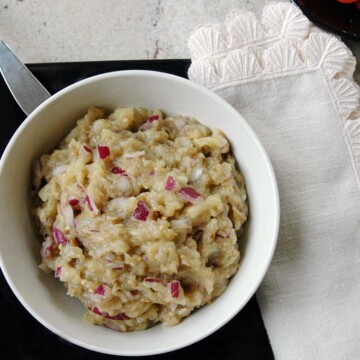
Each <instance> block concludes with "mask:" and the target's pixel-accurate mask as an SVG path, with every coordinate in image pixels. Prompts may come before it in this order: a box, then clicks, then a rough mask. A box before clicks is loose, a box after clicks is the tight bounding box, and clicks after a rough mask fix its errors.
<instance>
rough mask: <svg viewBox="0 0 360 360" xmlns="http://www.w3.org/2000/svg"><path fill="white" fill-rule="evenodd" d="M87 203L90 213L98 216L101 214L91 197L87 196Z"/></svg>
mask: <svg viewBox="0 0 360 360" xmlns="http://www.w3.org/2000/svg"><path fill="white" fill-rule="evenodd" d="M85 202H86V204H87V206H88V207H89V210H90V211H93V212H95V213H96V214H97V213H98V212H99V210H98V208H97V207H96V205H95V203H94V201H93V200H92V199H91V198H90V196H89V195H87V194H86V195H85Z"/></svg>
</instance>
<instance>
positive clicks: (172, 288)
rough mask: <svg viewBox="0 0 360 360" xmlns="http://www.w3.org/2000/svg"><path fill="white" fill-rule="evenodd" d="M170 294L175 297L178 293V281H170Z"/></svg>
mask: <svg viewBox="0 0 360 360" xmlns="http://www.w3.org/2000/svg"><path fill="white" fill-rule="evenodd" d="M170 294H171V296H172V297H173V298H175V299H177V298H178V297H179V295H180V282H179V281H178V280H174V281H172V282H171V283H170Z"/></svg>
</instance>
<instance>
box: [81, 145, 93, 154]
mask: <svg viewBox="0 0 360 360" xmlns="http://www.w3.org/2000/svg"><path fill="white" fill-rule="evenodd" d="M83 149H84V150H85V151H86V152H88V153H90V154H92V150H91V149H90V148H89V147H88V146H87V145H83Z"/></svg>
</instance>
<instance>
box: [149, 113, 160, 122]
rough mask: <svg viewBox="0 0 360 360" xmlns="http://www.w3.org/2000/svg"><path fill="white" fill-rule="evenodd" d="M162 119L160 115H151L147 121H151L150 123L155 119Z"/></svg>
mask: <svg viewBox="0 0 360 360" xmlns="http://www.w3.org/2000/svg"><path fill="white" fill-rule="evenodd" d="M159 119H160V116H159V115H151V116H149V117H148V118H147V120H146V121H147V122H149V123H152V122H154V121H156V120H159Z"/></svg>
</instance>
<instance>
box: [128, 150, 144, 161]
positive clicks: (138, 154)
mask: <svg viewBox="0 0 360 360" xmlns="http://www.w3.org/2000/svg"><path fill="white" fill-rule="evenodd" d="M144 155H145V151H144V150H141V151H136V152H133V153H128V154H125V159H135V158H139V157H142V156H144Z"/></svg>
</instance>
